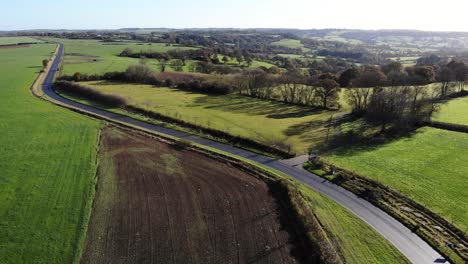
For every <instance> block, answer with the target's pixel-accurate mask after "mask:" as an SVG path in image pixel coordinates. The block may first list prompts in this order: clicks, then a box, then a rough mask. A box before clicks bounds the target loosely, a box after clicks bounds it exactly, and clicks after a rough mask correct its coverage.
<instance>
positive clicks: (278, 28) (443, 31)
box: [0, 26, 468, 33]
mask: <svg viewBox="0 0 468 264" xmlns="http://www.w3.org/2000/svg"><path fill="white" fill-rule="evenodd" d="M148 29H155V30H298V31H309V30H346V31H375V32H378V31H408V32H411V31H412V32H415V31H416V32H436V33H468V30H423V29H414V28H380V29H363V28H331V27H330V28H289V27H283V28H281V27H131V26H129V27H121V28H25V29H14V30H4V29H2V28H0V32H22V31H23V32H24V31H26V32H27V31H31V32H34V31H117V30H148Z"/></svg>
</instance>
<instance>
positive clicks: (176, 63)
mask: <svg viewBox="0 0 468 264" xmlns="http://www.w3.org/2000/svg"><path fill="white" fill-rule="evenodd" d="M171 66H172V68H173V69H174V70H175V71H177V72H181V71H182V70H183V67H184V62H183V61H182V60H179V59H175V60H173V61H172V65H171Z"/></svg>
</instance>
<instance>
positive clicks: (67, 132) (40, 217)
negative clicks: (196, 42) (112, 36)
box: [0, 44, 99, 263]
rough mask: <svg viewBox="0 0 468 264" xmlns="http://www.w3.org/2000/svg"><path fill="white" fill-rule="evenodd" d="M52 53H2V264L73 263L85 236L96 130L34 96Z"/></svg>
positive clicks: (40, 48) (46, 49)
mask: <svg viewBox="0 0 468 264" xmlns="http://www.w3.org/2000/svg"><path fill="white" fill-rule="evenodd" d="M54 48H55V45H45V44H41V45H31V47H29V48H23V49H4V50H0V70H1V71H2V74H1V75H0V97H1V98H3V100H2V104H0V111H1V112H2V114H1V115H0V127H1V131H2V137H1V138H0V149H1V151H0V171H1V174H0V245H1V247H0V258H1V261H0V262H2V263H33V262H35V263H71V262H72V261H73V260H74V259H76V257H78V256H79V254H80V247H81V242H82V239H83V238H84V235H85V233H84V230H85V227H86V222H87V216H88V213H89V211H90V207H91V195H92V193H93V190H94V176H95V170H96V166H95V160H96V142H97V140H98V130H99V124H98V122H96V121H92V120H90V119H88V118H86V117H82V116H80V115H78V114H75V113H71V112H69V111H66V110H62V109H60V108H57V107H55V106H52V105H51V104H49V103H47V102H44V101H41V100H39V99H37V98H35V97H33V96H32V95H31V92H30V91H29V88H30V86H31V84H32V82H33V80H34V78H35V77H36V76H37V74H38V72H39V71H40V70H41V68H42V63H41V61H42V60H43V59H47V58H48V57H49V56H50V54H51V52H52V51H53V50H54Z"/></svg>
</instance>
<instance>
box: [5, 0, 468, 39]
mask: <svg viewBox="0 0 468 264" xmlns="http://www.w3.org/2000/svg"><path fill="white" fill-rule="evenodd" d="M24 6H27V7H28V8H24ZM70 6H71V7H70ZM2 8H3V11H4V12H3V19H2V21H0V30H2V31H25V30H41V29H42V30H46V29H47V30H60V29H65V30H93V29H95V30H116V29H121V28H154V27H155V25H157V26H156V27H155V28H168V29H206V28H222V29H223V28H224V29H226V28H233V29H259V28H263V29H300V30H307V29H351V30H355V29H360V30H419V31H433V32H468V24H467V23H465V21H464V10H466V9H467V8H468V3H465V2H464V1H462V0H446V1H445V2H444V4H443V5H442V4H440V3H438V2H435V1H430V2H428V1H421V0H418V1H411V2H408V1H406V0H395V1H393V2H392V3H390V4H386V5H382V4H380V3H375V2H374V1H371V0H356V1H353V2H349V1H345V0H329V1H328V2H319V1H307V0H290V1H288V4H287V5H285V4H284V3H283V2H282V1H280V0H272V1H266V0H258V1H255V2H253V3H252V2H249V1H248V0H239V1H237V2H235V3H232V2H229V3H219V2H217V1H215V0H201V1H199V2H197V3H196V4H193V3H191V2H190V1H188V0H178V1H176V2H171V3H166V2H163V1H150V0H140V1H138V2H134V3H132V4H129V3H127V1H125V0H116V1H110V0H102V1H100V2H98V3H96V2H94V1H91V0H83V1H82V2H80V3H79V4H75V3H73V4H72V2H71V1H57V0H44V1H42V2H41V3H34V1H32V0H20V1H15V2H7V3H5V4H3V6H2ZM350 10H353V12H350ZM44 14H47V15H46V16H44ZM49 14H54V16H52V15H49ZM259 14H260V15H259ZM58 24H60V26H57V25H58ZM128 25H132V26H131V27H130V26H128ZM213 25H216V26H213Z"/></svg>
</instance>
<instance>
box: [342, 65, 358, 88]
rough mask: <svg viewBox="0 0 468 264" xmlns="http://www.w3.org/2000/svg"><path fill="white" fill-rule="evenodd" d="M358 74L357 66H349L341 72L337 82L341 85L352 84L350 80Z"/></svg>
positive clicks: (347, 85) (348, 85)
mask: <svg viewBox="0 0 468 264" xmlns="http://www.w3.org/2000/svg"><path fill="white" fill-rule="evenodd" d="M358 76H359V70H358V69H357V68H350V69H347V70H346V71H344V72H342V73H341V75H340V77H339V78H338V83H339V84H340V86H341V87H350V86H352V83H351V81H352V80H353V79H355V78H357V77H358Z"/></svg>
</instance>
